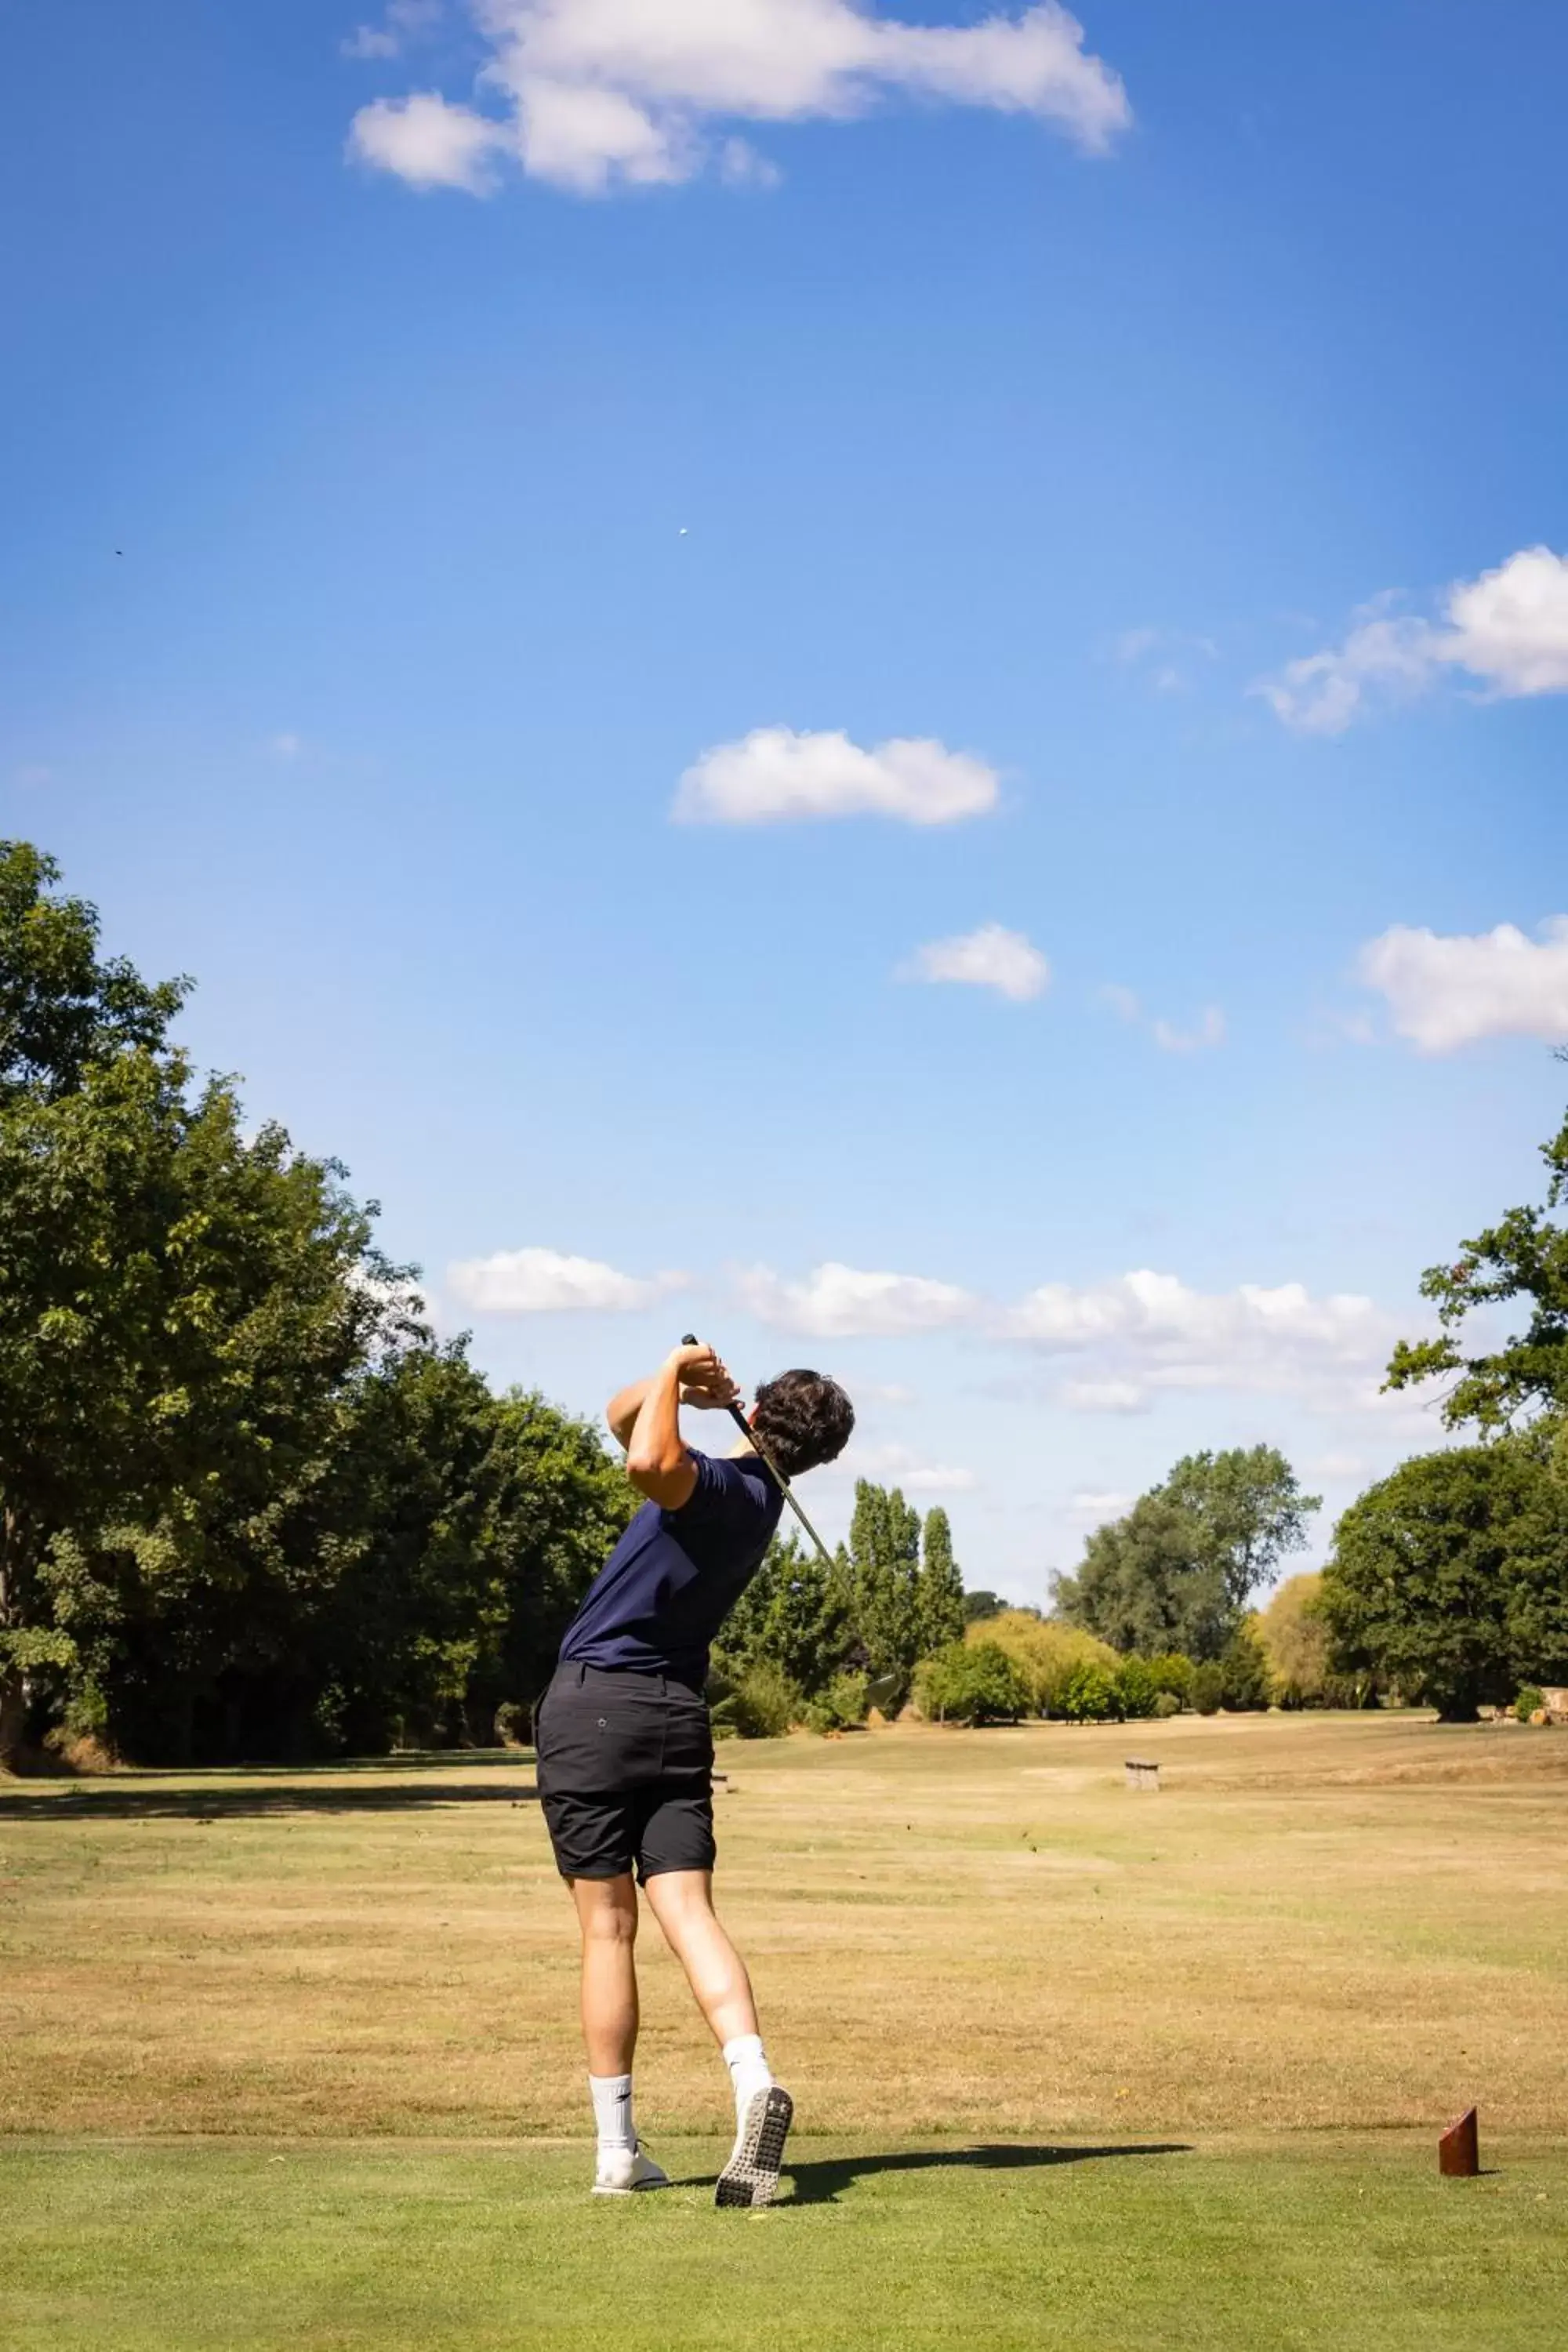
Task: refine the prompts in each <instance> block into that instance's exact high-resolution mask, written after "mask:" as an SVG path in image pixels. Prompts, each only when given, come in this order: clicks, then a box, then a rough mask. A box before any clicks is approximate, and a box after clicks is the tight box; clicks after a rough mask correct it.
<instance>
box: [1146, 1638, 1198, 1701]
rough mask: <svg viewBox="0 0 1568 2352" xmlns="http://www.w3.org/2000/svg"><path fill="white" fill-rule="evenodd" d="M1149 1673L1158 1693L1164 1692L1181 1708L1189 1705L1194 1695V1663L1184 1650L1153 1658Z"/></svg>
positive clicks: (1172, 1651)
mask: <svg viewBox="0 0 1568 2352" xmlns="http://www.w3.org/2000/svg"><path fill="white" fill-rule="evenodd" d="M1149 1672H1150V1673H1151V1674H1152V1675H1153V1677H1154V1688H1155V1689H1156V1690H1157V1691H1164V1692H1165V1693H1166V1694H1167V1696H1170V1697H1171V1698H1173V1699H1174V1700H1175V1701H1176V1702H1177V1704H1178V1706H1186V1705H1187V1702H1188V1701H1189V1700H1190V1698H1191V1697H1192V1695H1193V1662H1192V1660H1191V1658H1189V1657H1188V1656H1187V1654H1186V1652H1185V1651H1184V1650H1167V1651H1165V1653H1164V1654H1163V1656H1161V1657H1158V1658H1151V1659H1150V1661H1149Z"/></svg>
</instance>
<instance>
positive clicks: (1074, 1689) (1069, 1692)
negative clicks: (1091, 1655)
mask: <svg viewBox="0 0 1568 2352" xmlns="http://www.w3.org/2000/svg"><path fill="white" fill-rule="evenodd" d="M1058 1706H1059V1709H1060V1712H1061V1714H1062V1715H1063V1716H1064V1717H1066V1719H1067V1721H1068V1723H1108V1722H1109V1721H1110V1718H1111V1717H1112V1716H1113V1715H1114V1714H1115V1713H1116V1676H1115V1675H1113V1674H1109V1673H1107V1671H1106V1669H1105V1668H1104V1667H1103V1666H1100V1665H1096V1664H1093V1663H1092V1661H1090V1660H1089V1659H1082V1660H1080V1661H1079V1664H1077V1665H1076V1666H1074V1667H1073V1669H1072V1671H1071V1672H1070V1674H1069V1675H1068V1677H1067V1680H1066V1681H1065V1682H1064V1683H1063V1685H1062V1688H1061V1696H1060V1698H1059V1701H1058Z"/></svg>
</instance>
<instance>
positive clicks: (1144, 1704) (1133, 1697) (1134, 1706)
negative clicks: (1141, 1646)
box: [1115, 1653, 1169, 1723]
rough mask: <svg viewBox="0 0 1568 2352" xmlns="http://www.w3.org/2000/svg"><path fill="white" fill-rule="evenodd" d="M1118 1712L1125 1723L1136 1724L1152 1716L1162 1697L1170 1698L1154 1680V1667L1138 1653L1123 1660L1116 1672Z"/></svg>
mask: <svg viewBox="0 0 1568 2352" xmlns="http://www.w3.org/2000/svg"><path fill="white" fill-rule="evenodd" d="M1115 1688H1116V1712H1117V1714H1118V1715H1119V1716H1121V1717H1122V1719H1123V1721H1124V1722H1127V1723H1135V1722H1138V1721H1140V1720H1141V1719H1142V1717H1145V1716H1151V1715H1152V1714H1153V1713H1154V1711H1155V1708H1156V1706H1157V1705H1158V1703H1159V1701H1160V1699H1161V1698H1162V1697H1167V1696H1169V1693H1168V1692H1163V1691H1162V1690H1161V1688H1160V1685H1159V1684H1158V1683H1157V1682H1156V1681H1155V1680H1154V1674H1153V1669H1152V1666H1151V1665H1150V1664H1149V1663H1148V1661H1147V1660H1146V1659H1144V1658H1141V1657H1139V1656H1138V1655H1137V1654H1136V1653H1134V1654H1133V1655H1132V1656H1131V1657H1130V1658H1123V1659H1122V1661H1121V1665H1120V1666H1119V1667H1118V1668H1117V1672H1116V1685H1115Z"/></svg>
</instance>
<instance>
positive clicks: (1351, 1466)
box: [1307, 1453, 1373, 1486]
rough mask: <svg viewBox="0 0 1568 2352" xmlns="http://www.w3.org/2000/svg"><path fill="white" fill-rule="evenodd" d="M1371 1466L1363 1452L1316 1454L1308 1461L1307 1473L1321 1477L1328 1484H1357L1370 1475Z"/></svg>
mask: <svg viewBox="0 0 1568 2352" xmlns="http://www.w3.org/2000/svg"><path fill="white" fill-rule="evenodd" d="M1372 1473H1373V1464H1372V1463H1370V1462H1369V1461H1368V1460H1367V1458H1366V1456H1365V1454H1345V1453H1329V1454H1314V1455H1313V1457H1312V1459H1311V1461H1310V1462H1309V1463H1308V1465H1307V1475H1308V1477H1309V1478H1321V1479H1323V1480H1324V1481H1325V1482H1326V1483H1327V1484H1328V1485H1330V1486H1359V1484H1360V1483H1361V1481H1362V1480H1363V1478H1370V1477H1371V1475H1372Z"/></svg>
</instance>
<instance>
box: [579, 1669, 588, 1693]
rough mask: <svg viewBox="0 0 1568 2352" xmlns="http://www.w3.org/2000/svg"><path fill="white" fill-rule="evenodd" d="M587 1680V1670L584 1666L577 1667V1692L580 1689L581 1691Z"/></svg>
mask: <svg viewBox="0 0 1568 2352" xmlns="http://www.w3.org/2000/svg"><path fill="white" fill-rule="evenodd" d="M587 1679H588V1669H587V1667H586V1666H579V1667H578V1669H577V1687H578V1689H579V1690H581V1689H582V1687H583V1685H584V1683H585V1682H586V1681H587Z"/></svg>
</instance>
